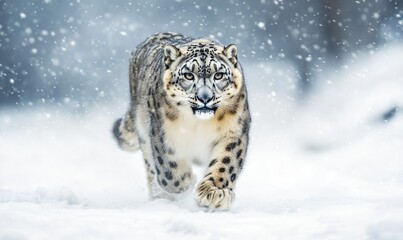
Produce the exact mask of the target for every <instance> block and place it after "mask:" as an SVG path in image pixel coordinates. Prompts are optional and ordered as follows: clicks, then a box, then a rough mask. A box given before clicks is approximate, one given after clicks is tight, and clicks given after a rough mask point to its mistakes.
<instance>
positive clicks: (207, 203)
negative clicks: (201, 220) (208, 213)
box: [196, 180, 235, 210]
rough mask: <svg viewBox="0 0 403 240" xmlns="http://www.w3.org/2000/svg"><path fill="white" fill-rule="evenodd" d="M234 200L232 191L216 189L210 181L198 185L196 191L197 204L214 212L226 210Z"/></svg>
mask: <svg viewBox="0 0 403 240" xmlns="http://www.w3.org/2000/svg"><path fill="white" fill-rule="evenodd" d="M234 199H235V193H234V192H233V191H232V190H230V189H228V188H218V187H216V186H214V184H213V182H212V181H210V180H206V181H204V182H202V183H200V185H199V186H198V188H197V190H196V201H197V203H198V204H199V205H200V206H203V207H208V208H210V209H214V210H228V209H229V208H230V206H231V203H232V201H234Z"/></svg>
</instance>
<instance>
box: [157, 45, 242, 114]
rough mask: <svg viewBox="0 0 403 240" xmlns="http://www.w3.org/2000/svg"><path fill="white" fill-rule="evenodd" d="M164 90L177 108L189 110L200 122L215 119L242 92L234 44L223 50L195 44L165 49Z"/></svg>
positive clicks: (214, 46) (216, 46)
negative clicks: (216, 114) (218, 112)
mask: <svg viewBox="0 0 403 240" xmlns="http://www.w3.org/2000/svg"><path fill="white" fill-rule="evenodd" d="M165 64H166V71H165V74H164V89H165V91H166V92H167V96H168V97H169V98H170V99H172V100H174V101H175V102H177V105H178V106H182V107H188V108H190V109H191V110H192V112H193V114H194V115H195V116H196V117H198V118H200V119H210V118H212V117H214V115H215V113H216V111H217V109H219V108H225V107H226V106H227V105H228V104H229V102H230V99H231V98H232V97H233V96H234V95H236V94H238V93H239V91H240V89H241V87H242V84H243V79H242V73H241V71H240V68H239V67H238V62H237V48H236V46H235V45H229V46H227V47H225V48H224V47H222V46H220V45H217V44H212V43H208V42H196V43H191V44H189V45H186V46H184V47H181V48H179V49H177V48H176V47H174V46H171V45H168V46H166V47H165Z"/></svg>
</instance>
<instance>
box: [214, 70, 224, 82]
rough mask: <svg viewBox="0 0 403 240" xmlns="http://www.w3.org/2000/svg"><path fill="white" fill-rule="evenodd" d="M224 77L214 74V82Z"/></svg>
mask: <svg viewBox="0 0 403 240" xmlns="http://www.w3.org/2000/svg"><path fill="white" fill-rule="evenodd" d="M223 77H224V74H223V73H219V72H218V73H216V74H214V80H221V79H222V78H223Z"/></svg>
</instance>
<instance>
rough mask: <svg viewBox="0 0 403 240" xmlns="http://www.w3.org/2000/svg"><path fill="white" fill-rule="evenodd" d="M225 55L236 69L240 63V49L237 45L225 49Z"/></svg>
mask: <svg viewBox="0 0 403 240" xmlns="http://www.w3.org/2000/svg"><path fill="white" fill-rule="evenodd" d="M224 55H225V56H226V57H227V58H228V59H229V60H230V62H231V63H232V64H234V67H237V63H238V48H237V47H236V46H235V44H230V45H228V46H226V47H225V48H224Z"/></svg>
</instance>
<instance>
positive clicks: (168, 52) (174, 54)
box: [164, 44, 181, 69]
mask: <svg viewBox="0 0 403 240" xmlns="http://www.w3.org/2000/svg"><path fill="white" fill-rule="evenodd" d="M180 55H181V53H180V51H179V49H178V48H176V47H175V46H173V45H169V44H168V45H166V46H165V47H164V62H165V67H166V68H167V69H168V68H169V67H170V66H171V64H172V62H173V61H175V60H176V59H177V58H178V57H179V56H180Z"/></svg>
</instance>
